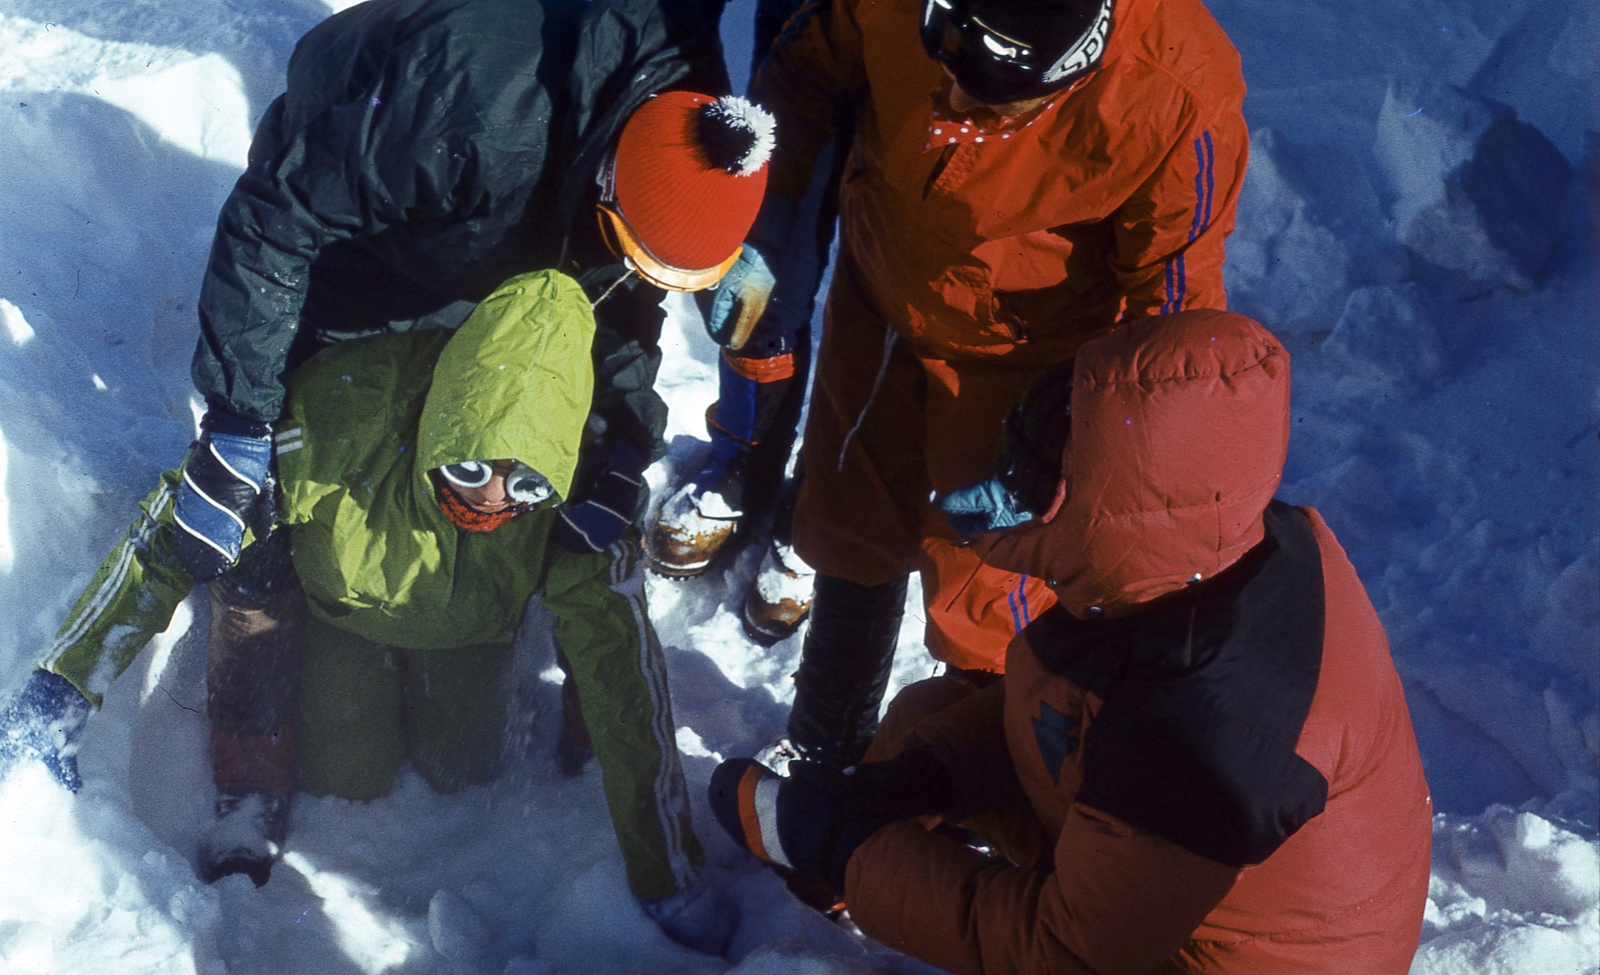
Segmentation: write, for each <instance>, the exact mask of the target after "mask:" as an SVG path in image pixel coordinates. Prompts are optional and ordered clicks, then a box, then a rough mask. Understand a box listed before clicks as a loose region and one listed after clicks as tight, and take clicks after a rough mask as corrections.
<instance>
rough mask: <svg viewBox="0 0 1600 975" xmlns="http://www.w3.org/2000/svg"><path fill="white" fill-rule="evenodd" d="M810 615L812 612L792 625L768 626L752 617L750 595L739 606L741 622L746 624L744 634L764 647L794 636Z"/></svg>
mask: <svg viewBox="0 0 1600 975" xmlns="http://www.w3.org/2000/svg"><path fill="white" fill-rule="evenodd" d="M810 617H811V614H810V613H807V614H806V615H805V616H802V617H800V618H799V619H798V620H795V622H794V624H793V625H792V626H786V627H771V628H767V627H762V626H760V625H758V624H757V623H756V621H755V620H753V619H751V618H750V600H749V598H748V597H746V599H745V601H744V604H743V605H741V606H740V607H739V622H740V623H742V624H744V635H745V636H747V637H749V638H750V642H752V643H755V644H757V645H759V646H763V647H770V646H773V645H774V644H777V643H779V642H781V641H783V640H787V639H789V638H790V637H792V636H794V635H795V634H796V633H798V632H800V626H801V624H803V623H805V621H806V620H807V619H809V618H810Z"/></svg>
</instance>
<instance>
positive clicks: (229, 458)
mask: <svg viewBox="0 0 1600 975" xmlns="http://www.w3.org/2000/svg"><path fill="white" fill-rule="evenodd" d="M200 425H201V430H202V432H201V434H200V439H199V440H198V441H196V442H195V445H194V449H193V450H191V451H190V452H189V459H188V460H187V461H185V462H184V465H183V484H182V486H180V487H179V488H178V502H177V506H176V507H175V508H174V510H173V517H174V519H175V521H176V522H177V529H178V530H177V532H176V533H175V534H174V543H175V544H174V547H175V549H176V550H177V555H178V564H179V565H181V566H183V569H184V571H185V572H187V573H189V574H190V575H191V576H193V577H194V580H195V581H196V582H207V581H209V580H211V579H215V578H216V577H217V576H219V575H221V574H222V573H223V572H224V571H226V570H227V569H228V568H229V567H231V566H232V565H233V564H234V563H235V562H237V561H239V550H240V549H241V548H242V547H243V546H244V530H245V528H246V527H253V528H257V530H258V531H261V530H263V529H264V528H270V527H271V523H272V513H273V505H274V498H273V484H272V480H271V474H270V472H271V467H272V428H271V427H269V426H268V425H267V424H265V423H254V422H251V421H249V420H245V419H242V418H240V417H236V416H233V415H231V414H228V413H222V412H218V411H213V412H210V413H207V414H206V416H205V419H204V420H202V421H201V424H200Z"/></svg>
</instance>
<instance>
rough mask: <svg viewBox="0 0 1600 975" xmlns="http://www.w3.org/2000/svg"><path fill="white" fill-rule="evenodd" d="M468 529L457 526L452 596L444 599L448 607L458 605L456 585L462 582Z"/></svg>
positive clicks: (452, 571) (451, 581)
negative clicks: (463, 553) (463, 558)
mask: <svg viewBox="0 0 1600 975" xmlns="http://www.w3.org/2000/svg"><path fill="white" fill-rule="evenodd" d="M466 541H467V530H466V529H465V528H461V527H460V526H457V527H456V555H455V562H454V564H452V565H451V566H450V598H448V599H446V600H445V601H444V605H445V608H446V609H454V608H455V605H456V587H457V586H459V585H460V584H461V546H462V545H464V544H466Z"/></svg>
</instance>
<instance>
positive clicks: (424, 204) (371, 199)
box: [193, 0, 728, 454]
mask: <svg viewBox="0 0 1600 975" xmlns="http://www.w3.org/2000/svg"><path fill="white" fill-rule="evenodd" d="M723 2H724V0H370V2H368V3H363V4H359V5H357V6H355V7H351V8H349V9H347V10H345V11H343V12H341V13H338V14H335V15H334V16H332V17H330V18H328V19H327V20H326V21H324V22H323V23H322V24H320V25H318V26H317V27H316V28H314V29H312V30H311V31H310V32H309V33H307V34H306V36H305V37H304V38H302V39H301V41H300V43H299V45H298V46H297V47H296V48H295V52H294V56H293V57H292V58H291V60H290V62H289V76H288V90H287V91H286V92H285V94H284V95H283V96H281V97H280V98H278V99H277V100H276V101H274V102H273V103H272V104H271V105H270V106H269V107H268V109H267V111H266V113H265V115H263V117H262V119H261V124H260V125H259V127H258V128H257V131H256V136H255V141H254V142H253V143H252V145H251V147H250V161H249V166H248V169H247V170H246V172H245V174H244V175H243V176H242V177H241V178H240V179H239V182H238V184H237V185H236V186H235V187H234V190H233V192H232V193H231V194H230V195H229V197H228V199H227V202H226V203H225V204H224V205H223V207H222V212H221V215H220V216H219V218H218V221H217V234H216V239H215V242H214V244H213V246H212V251H211V259H210V264H209V266H208V268H207V271H206V275H205V280H204V283H203V286H202V289H201V295H200V326H201V341H200V345H199V348H198V349H197V350H196V353H195V360H194V369H193V375H194V381H195V385H196V386H197V387H198V388H199V390H200V392H201V394H202V395H203V396H205V398H206V400H207V402H208V403H209V404H210V405H211V406H212V407H214V408H220V409H224V410H227V411H229V412H232V413H235V414H238V415H240V416H243V417H247V418H250V419H256V420H262V421H272V420H275V419H277V417H278V414H279V413H280V412H281V410H282V406H283V376H284V375H285V373H286V371H287V370H288V369H289V368H292V367H293V366H294V365H297V364H298V362H299V361H302V360H303V359H304V358H306V357H307V356H309V355H310V354H311V353H312V352H315V351H316V350H317V349H318V348H321V347H322V346H324V345H326V344H327V343H328V342H330V341H337V340H340V339H344V338H351V337H355V336H360V335H371V334H380V333H385V332H394V331H409V330H414V329H418V328H437V327H444V328H454V327H456V326H458V325H459V324H460V323H461V322H462V321H463V320H465V318H466V316H467V313H468V312H469V311H470V310H471V307H472V305H473V304H475V303H477V302H478V301H481V300H482V299H483V298H484V297H486V296H487V295H488V294H489V293H490V292H491V291H493V290H494V288H495V287H497V286H498V285H499V284H500V283H501V282H502V281H505V280H506V279H508V278H510V277H512V276H513V275H515V274H518V273H521V272H525V271H530V270H535V269H538V268H556V267H560V268H562V269H563V270H566V271H568V272H569V273H574V274H575V275H577V276H578V277H579V280H580V281H582V282H583V283H584V284H585V286H586V287H591V288H592V287H593V286H594V285H595V284H596V276H601V277H602V278H603V275H604V274H605V273H606V272H605V271H604V270H602V269H603V268H604V267H605V266H606V265H612V264H613V261H612V259H611V258H610V256H609V254H607V253H606V252H605V250H604V245H603V243H602V242H601V241H600V238H599V235H598V230H597V227H596V220H595V216H594V214H593V202H594V200H595V189H594V174H595V172H596V170H597V169H598V167H599V164H600V163H601V161H602V160H603V159H604V156H605V154H606V152H607V151H608V150H609V148H610V147H611V145H612V144H613V143H614V140H615V137H616V135H617V134H618V132H619V131H620V128H621V126H622V124H623V122H625V121H626V120H627V118H628V116H629V115H631V114H632V112H633V110H634V109H635V108H637V107H638V105H639V104H641V103H642V102H643V101H644V100H645V99H647V98H648V97H649V96H650V95H652V94H654V93H656V92H659V91H663V90H666V89H669V88H691V89H695V90H701V91H706V92H708V93H712V94H721V93H723V92H726V91H727V88H728V82H727V75H726V70H725V68H724V67H723V62H722V48H721V43H720V41H719V39H718V35H717V22H718V19H719V18H720V15H721V9H722V6H723ZM660 297H661V294H660V292H659V291H655V290H654V289H652V288H648V287H638V288H635V289H634V293H632V294H631V295H630V294H624V293H622V292H621V291H619V293H618V295H616V296H613V297H612V298H610V299H608V300H607V301H606V302H605V303H604V304H603V305H602V306H601V308H600V310H599V313H598V314H599V318H600V322H599V325H600V333H599V334H598V335H597V337H596V342H595V359H596V366H597V376H598V380H599V382H598V386H599V388H598V389H597V392H596V401H595V409H596V411H597V412H600V413H601V414H602V415H605V416H606V418H607V420H608V422H610V423H612V424H614V425H615V424H617V423H621V428H620V429H622V430H626V431H627V432H629V433H630V434H632V435H633V437H634V438H635V439H636V440H638V441H639V446H641V447H642V448H644V449H645V450H647V451H649V452H650V453H652V454H654V453H655V452H656V449H657V448H656V442H657V441H658V440H659V435H660V428H661V426H662V425H663V424H664V419H665V418H664V408H663V407H662V406H661V405H660V402H659V400H658V399H656V398H655V397H654V395H653V393H651V392H650V389H649V387H650V384H651V383H652V382H653V380H654V367H655V364H656V363H657V362H659V351H658V349H657V348H656V345H655V334H656V332H658V331H659V327H660V321H661V317H660V312H659V310H658V309H657V308H656V307H655V306H656V304H657V303H659V300H660Z"/></svg>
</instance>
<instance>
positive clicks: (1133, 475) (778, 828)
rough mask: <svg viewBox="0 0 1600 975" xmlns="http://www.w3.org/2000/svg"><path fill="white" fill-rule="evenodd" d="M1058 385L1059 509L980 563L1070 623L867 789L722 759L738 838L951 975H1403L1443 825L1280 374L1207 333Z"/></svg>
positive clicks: (1096, 346) (1024, 649)
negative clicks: (1299, 501) (1064, 391)
mask: <svg viewBox="0 0 1600 975" xmlns="http://www.w3.org/2000/svg"><path fill="white" fill-rule="evenodd" d="M1067 375H1068V373H1063V372H1057V373H1052V374H1047V375H1046V377H1045V378H1044V379H1043V380H1041V381H1052V380H1053V381H1056V382H1063V381H1070V382H1071V384H1072V385H1071V390H1070V398H1069V399H1068V398H1067V397H1064V396H1060V395H1057V396H1048V395H1046V396H1035V397H1033V398H1034V399H1035V400H1036V401H1038V402H1054V403H1057V404H1059V403H1061V402H1062V401H1063V400H1065V401H1067V402H1070V410H1062V409H1060V408H1059V406H1057V408H1056V413H1057V414H1058V416H1056V417H1054V418H1051V417H1046V418H1044V419H1043V421H1042V422H1043V425H1044V426H1049V425H1050V424H1051V423H1052V422H1053V423H1054V424H1055V426H1056V427H1057V434H1058V438H1059V436H1060V435H1062V434H1064V435H1065V437H1064V439H1065V448H1064V450H1063V451H1062V453H1061V458H1062V461H1061V469H1060V472H1059V477H1058V479H1057V484H1056V489H1055V491H1054V496H1053V498H1052V497H1050V493H1049V492H1045V495H1044V496H1045V497H1047V498H1050V500H1049V501H1048V503H1047V504H1045V505H1041V506H1040V507H1042V508H1044V509H1045V510H1038V511H1035V512H1034V517H1033V518H1032V519H1031V520H1029V521H1026V522H1024V523H1023V524H1021V525H1019V526H1017V527H1015V528H1012V529H1011V530H1009V531H1006V532H1004V533H1000V534H989V535H981V536H978V537H977V538H976V539H975V540H974V545H975V547H976V548H977V550H978V551H979V552H980V554H981V555H982V557H983V559H984V560H985V561H986V562H987V563H989V564H991V565H995V566H998V567H1001V568H1004V569H1008V570H1010V571H1017V572H1027V573H1029V574H1033V575H1037V576H1038V577H1040V578H1044V579H1047V580H1049V582H1050V585H1051V588H1052V590H1053V591H1054V593H1055V595H1056V597H1057V600H1058V602H1057V605H1056V607H1055V608H1053V609H1052V610H1051V611H1050V612H1048V613H1046V614H1044V615H1042V616H1040V617H1039V618H1038V619H1037V620H1035V621H1034V622H1033V624H1032V625H1030V626H1029V627H1028V628H1027V629H1025V630H1024V631H1023V632H1022V633H1020V634H1019V635H1018V636H1017V638H1016V639H1015V640H1014V641H1013V642H1012V643H1011V646H1010V648H1009V650H1008V653H1007V657H1006V673H1005V675H1004V676H1003V677H1001V678H998V679H997V680H995V681H994V682H993V683H990V684H989V685H988V686H986V687H983V688H981V689H980V688H976V687H974V686H973V685H972V684H971V683H970V682H967V681H962V680H958V679H952V678H947V677H940V678H934V679H932V680H929V681H924V682H922V683H920V684H916V685H913V686H912V687H909V688H907V689H906V690H905V691H904V692H902V694H901V695H900V696H899V697H898V698H897V699H896V700H895V702H894V704H893V706H892V707H891V708H890V711H889V714H888V716H887V717H886V718H885V720H884V723H883V726H882V728H881V729H880V731H879V733H878V735H877V737H876V738H874V740H873V742H872V746H871V749H870V750H869V752H868V754H867V758H866V761H865V762H863V763H862V764H861V765H860V766H859V767H858V768H857V769H856V770H855V773H854V774H853V775H845V774H843V773H839V772H835V771H832V770H830V769H826V768H824V767H822V766H820V765H816V764H813V763H807V762H797V763H793V764H791V765H790V766H789V777H788V778H783V779H779V778H777V777H775V776H773V775H772V774H771V773H770V772H768V771H767V770H766V769H764V768H762V767H761V766H759V765H757V764H755V763H753V762H751V761H749V760H747V759H736V760H733V761H730V762H727V763H724V764H723V765H722V766H721V767H719V769H718V770H717V773H716V774H715V776H714V777H713V779H712V786H711V789H712V803H713V808H714V809H715V810H716V811H717V812H718V816H719V819H720V820H721V821H722V822H723V825H724V826H725V827H727V828H728V829H729V831H730V832H731V833H732V834H733V835H734V837H735V839H736V840H738V841H739V842H740V843H741V844H742V845H744V846H745V847H746V848H748V849H750V850H751V851H752V852H753V853H755V854H756V855H758V856H760V857H762V858H763V859H766V860H768V861H769V862H772V863H773V864H775V865H776V866H777V867H778V868H779V869H780V871H781V872H785V873H792V874H800V875H804V876H807V877H810V878H812V879H813V880H817V881H821V882H824V883H826V884H827V885H828V886H829V887H831V889H832V890H833V891H834V892H836V893H837V894H839V895H841V896H842V899H843V901H844V902H845V903H847V904H848V908H849V911H850V915H851V917H852V918H853V919H854V921H855V923H856V924H857V925H859V926H860V928H861V930H862V931H864V932H865V933H866V934H868V935H870V936H871V937H873V938H874V939H876V940H878V941H879V942H881V943H883V944H885V945H888V946H890V947H893V948H897V949H899V950H901V951H904V952H906V953H907V954H910V955H913V956H915V957H917V958H920V959H922V960H924V961H927V962H930V963H932V964H934V965H938V966H940V967H942V968H946V969H949V970H950V971H952V972H957V973H974V975H976V973H985V975H995V973H1003V972H1028V973H1032V972H1050V973H1078V972H1095V973H1129V975H1132V973H1142V972H1208V973H1209V972H1216V973H1224V972H1226V973H1252V975H1254V973H1263V972H1272V973H1287V972H1294V973H1302V972H1305V973H1309V972H1327V973H1341V975H1343V973H1349V972H1363V973H1397V975H1398V973H1404V972H1405V971H1407V969H1408V968H1409V967H1410V964H1411V958H1412V955H1413V954H1414V953H1415V951H1416V947H1417V942H1418V939H1419V937H1420V934H1421V926H1422V915H1423V909H1424V905H1425V902H1426V898H1427V889H1428V875H1429V858H1430V845H1431V819H1432V806H1431V801H1430V798H1429V795H1428V786H1427V782H1426V781H1425V780H1424V778H1423V771H1422V762H1421V759H1420V757H1419V755H1418V752H1417V744H1416V739H1415V736H1414V735H1413V733H1412V728H1411V720H1410V715H1409V713H1408V711H1407V709H1406V702H1405V696H1404V693H1403V691H1402V689H1401V685H1400V679H1399V677H1398V675H1397V674H1396V672H1395V668H1394V664H1393V661H1392V660H1391V658H1390V655H1389V647H1388V642H1387V640H1386V639H1385V636H1384V631H1383V627H1382V625H1381V624H1380V623H1379V621H1378V618H1377V614H1376V613H1375V612H1374V611H1373V608H1372V604H1371V602H1370V601H1369V600H1368V598H1367V596H1366V592H1365V591H1364V590H1363V588H1362V586H1361V582H1360V580H1359V579H1358V578H1357V577H1356V573H1355V570H1354V568H1353V567H1352V566H1351V564H1350V561H1349V559H1348V558H1347V557H1346V556H1345V553H1344V551H1343V550H1342V549H1341V548H1340V546H1339V543H1338V541H1337V540H1336V539H1335V538H1334V536H1333V533H1332V532H1331V531H1329V529H1328V526H1327V524H1326V523H1324V521H1323V520H1322V517H1321V516H1320V515H1319V514H1317V512H1316V511H1314V510H1312V509H1310V508H1304V507H1292V506H1290V505H1287V504H1284V503H1283V502H1281V501H1277V500H1274V498H1273V495H1274V493H1275V492H1276V490H1277V487H1278V484H1279V481H1280V479H1281V474H1282V469H1283V462H1284V457H1285V454H1286V452H1287V448H1288V435H1289V355H1288V353H1287V352H1286V351H1285V350H1284V349H1283V347H1282V346H1281V345H1279V343H1278V342H1277V341H1276V340H1275V339H1274V338H1273V337H1272V335H1271V334H1270V333H1268V332H1267V331H1266V330H1265V329H1264V328H1262V327H1261V326H1260V325H1258V324H1257V323H1255V322H1254V321H1251V320H1250V319H1248V318H1245V317H1244V316H1242V315H1237V314H1232V313H1228V312H1220V311H1210V310H1204V311H1189V312H1183V313H1180V314H1177V315H1173V316H1168V317H1165V318H1160V317H1157V318H1148V319H1143V320H1140V321H1134V322H1129V323H1126V324H1125V325H1123V326H1122V327H1120V328H1119V329H1118V330H1117V331H1115V332H1113V333H1112V334H1110V335H1108V336H1106V337H1104V338H1100V339H1097V340H1095V341H1092V342H1090V343H1088V344H1086V345H1085V346H1083V348H1082V350H1081V351H1080V352H1079V354H1078V355H1077V357H1076V361H1075V363H1074V365H1073V367H1072V368H1071V370H1070V380H1067V378H1066V377H1067ZM1040 425H1041V421H1039V419H1038V418H1035V422H1034V424H1033V426H1034V428H1035V429H1038V428H1039V427H1040ZM954 824H960V825H959V826H956V825H954Z"/></svg>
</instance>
